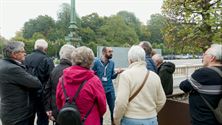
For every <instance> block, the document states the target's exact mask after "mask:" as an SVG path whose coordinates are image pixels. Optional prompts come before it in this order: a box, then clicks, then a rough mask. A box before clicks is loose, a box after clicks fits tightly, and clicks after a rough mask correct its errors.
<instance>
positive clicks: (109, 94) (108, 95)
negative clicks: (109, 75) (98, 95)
mask: <svg viewBox="0 0 222 125" xmlns="http://www.w3.org/2000/svg"><path fill="white" fill-rule="evenodd" d="M115 98H116V97H115V92H114V91H109V92H107V93H106V100H107V103H108V106H109V111H110V118H111V122H112V123H113V110H114V105H115ZM102 124H103V118H101V125H102Z"/></svg>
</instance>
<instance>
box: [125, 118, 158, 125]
mask: <svg viewBox="0 0 222 125" xmlns="http://www.w3.org/2000/svg"><path fill="white" fill-rule="evenodd" d="M121 125H158V122H157V117H154V118H147V119H134V118H127V117H123V118H122V120H121Z"/></svg>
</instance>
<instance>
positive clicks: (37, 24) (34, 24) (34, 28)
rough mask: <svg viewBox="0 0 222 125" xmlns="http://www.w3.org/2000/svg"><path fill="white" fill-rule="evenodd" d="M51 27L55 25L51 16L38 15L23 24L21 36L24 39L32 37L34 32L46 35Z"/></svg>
mask: <svg viewBox="0 0 222 125" xmlns="http://www.w3.org/2000/svg"><path fill="white" fill-rule="evenodd" d="M53 27H55V21H54V19H53V18H52V17H49V16H47V15H45V16H42V15H40V16H38V17H37V18H36V19H30V20H29V21H28V22H26V23H25V24H24V29H23V37H24V38H26V39H29V38H32V37H33V34H34V33H36V32H39V33H41V34H42V35H43V36H44V37H48V35H49V33H50V31H51V29H52V28H53Z"/></svg>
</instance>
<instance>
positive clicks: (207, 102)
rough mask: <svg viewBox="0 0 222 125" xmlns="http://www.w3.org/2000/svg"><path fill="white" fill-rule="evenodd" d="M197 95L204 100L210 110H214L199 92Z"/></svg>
mask: <svg viewBox="0 0 222 125" xmlns="http://www.w3.org/2000/svg"><path fill="white" fill-rule="evenodd" d="M199 95H200V97H201V98H202V99H203V100H204V102H205V103H206V104H207V106H208V107H209V108H210V110H211V111H213V112H214V108H213V107H212V106H211V104H210V103H209V102H208V101H207V100H206V99H205V98H204V97H203V96H202V95H201V94H199Z"/></svg>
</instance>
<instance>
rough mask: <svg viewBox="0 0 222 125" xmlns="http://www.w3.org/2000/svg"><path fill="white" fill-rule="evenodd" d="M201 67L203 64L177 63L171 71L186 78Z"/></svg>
mask: <svg viewBox="0 0 222 125" xmlns="http://www.w3.org/2000/svg"><path fill="white" fill-rule="evenodd" d="M201 67H203V64H194V65H177V66H176V69H175V72H174V73H173V75H174V77H175V76H186V77H187V78H188V77H189V76H190V75H191V74H192V73H193V72H194V71H195V70H197V69H199V68H201Z"/></svg>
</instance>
